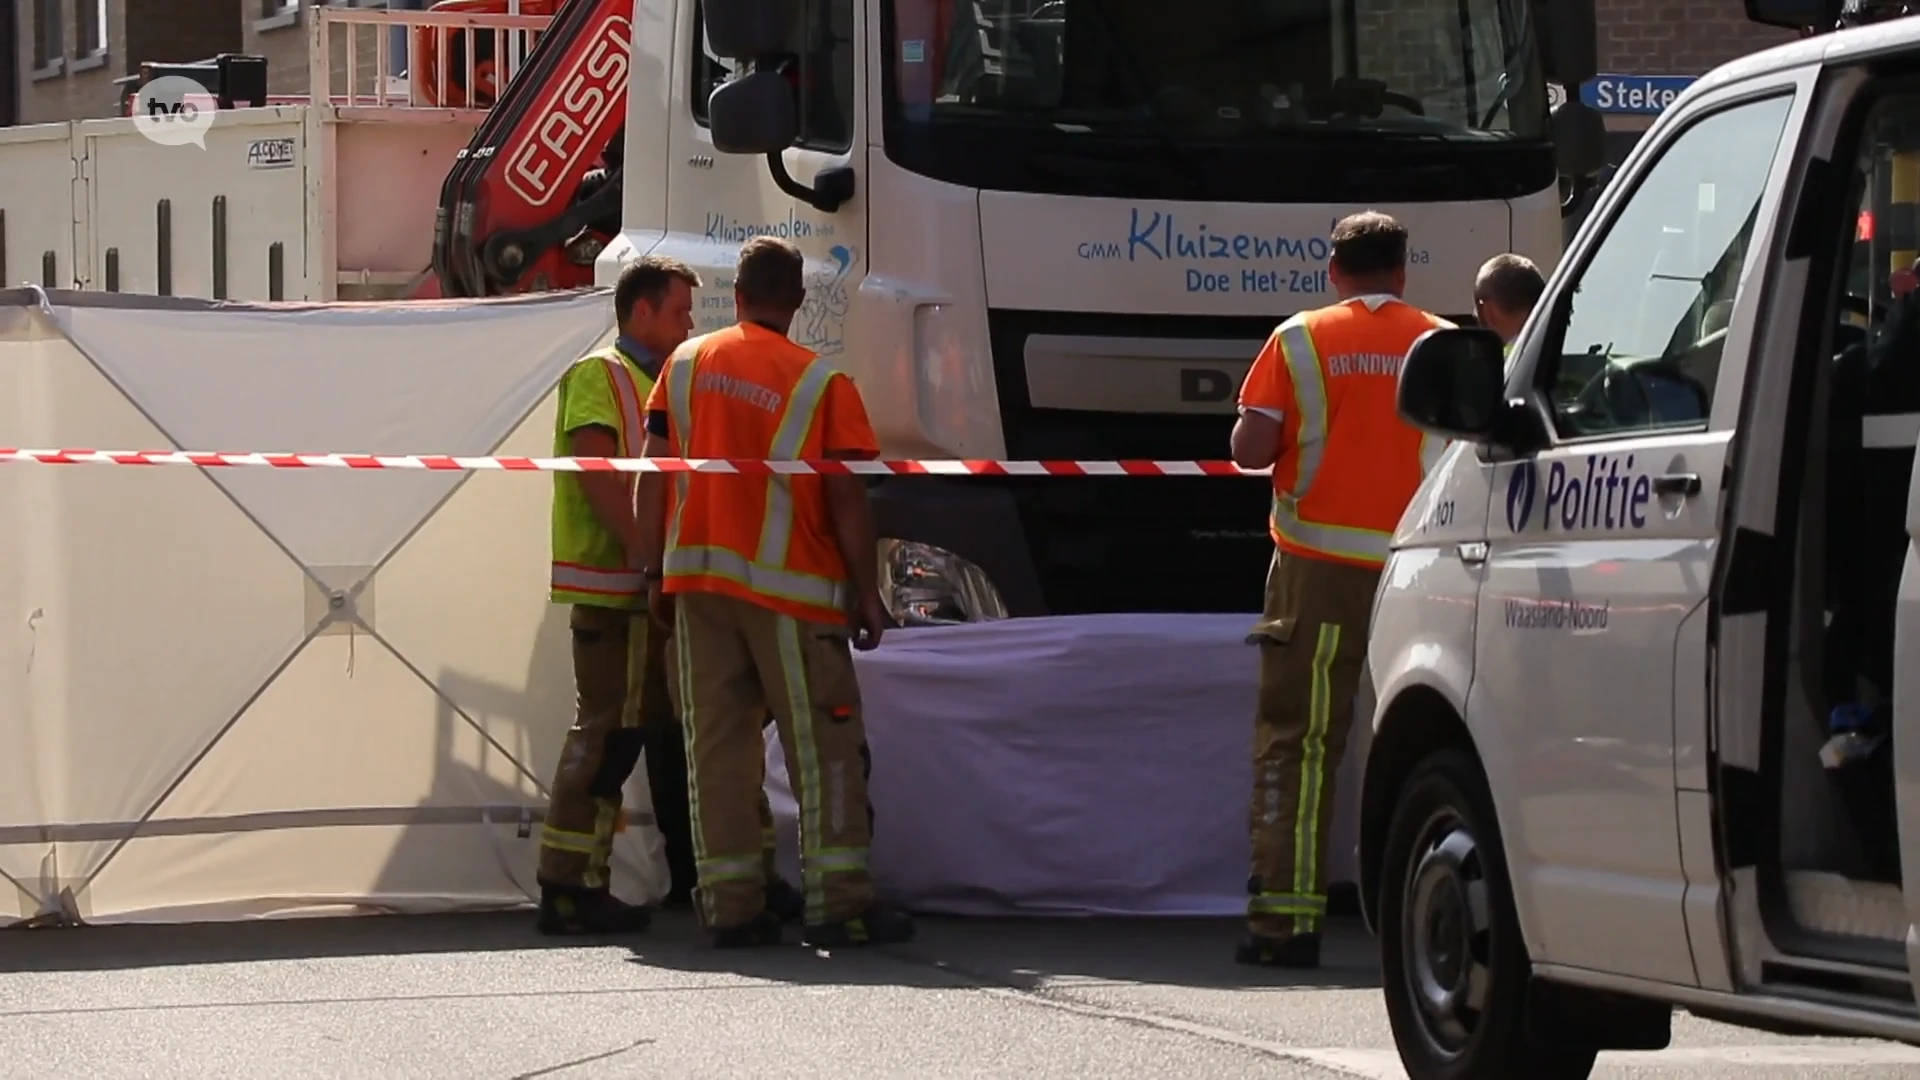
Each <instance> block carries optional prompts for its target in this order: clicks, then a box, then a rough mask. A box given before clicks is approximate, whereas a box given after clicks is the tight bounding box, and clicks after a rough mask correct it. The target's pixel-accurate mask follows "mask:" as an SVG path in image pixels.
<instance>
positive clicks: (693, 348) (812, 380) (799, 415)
mask: <svg viewBox="0 0 1920 1080" xmlns="http://www.w3.org/2000/svg"><path fill="white" fill-rule="evenodd" d="M647 411H648V412H649V413H650V414H653V413H662V412H664V413H665V414H666V416H667V430H668V435H667V442H668V445H669V447H670V448H671V450H672V452H673V454H674V455H675V456H677V457H686V458H748V459H759V460H762V461H793V460H798V459H802V458H824V457H827V456H828V455H829V454H833V453H841V454H846V453H853V454H856V455H858V456H861V457H875V456H878V454H879V452H880V450H879V445H878V443H877V440H876V439H875V438H874V434H873V428H872V425H871V424H870V423H869V422H868V420H867V411H866V406H865V404H864V403H863V402H862V401H861V400H860V392H859V391H858V390H857V389H855V387H854V385H853V380H852V379H850V378H848V377H847V376H846V374H845V373H843V372H841V371H839V370H837V369H836V368H834V367H833V366H832V364H830V363H828V362H827V361H825V360H822V359H820V358H819V357H817V356H815V355H814V354H813V353H812V352H809V351H808V350H806V349H804V348H801V347H800V346H799V345H796V344H794V343H793V342H792V341H789V340H788V339H787V338H786V337H785V336H784V335H782V334H778V333H775V332H774V331H772V330H769V329H767V328H766V327H763V326H758V325H756V324H753V323H742V324H740V325H738V326H733V327H729V328H727V329H725V330H719V331H716V332H714V333H711V334H706V335H703V336H701V337H697V338H693V339H691V340H689V341H688V342H687V343H686V344H684V345H682V346H681V347H680V348H679V349H678V350H677V351H676V352H675V353H674V354H673V356H672V357H671V358H670V359H669V360H668V361H667V365H666V368H665V369H664V370H662V371H661V373H660V379H659V381H658V382H657V383H655V384H654V388H653V393H652V394H651V395H650V396H649V398H648V400H647ZM656 430H657V428H656ZM827 513H828V512H827V502H826V486H825V479H824V478H823V477H819V476H771V477H754V476H737V475H734V476H729V475H718V474H689V473H676V474H674V478H673V492H672V496H671V499H670V502H669V511H668V519H667V521H668V526H667V547H666V555H665V558H664V559H663V561H662V564H661V567H660V570H661V575H662V578H663V581H662V585H661V588H662V589H663V590H664V591H666V592H669V593H681V592H712V593H720V594H722V595H726V596H733V597H738V598H740V599H743V600H748V601H751V602H753V603H756V604H760V605H762V606H764V607H768V608H771V609H773V610H775V611H779V612H781V613H783V614H787V615H792V616H793V617H795V618H799V619H807V620H811V621H815V622H833V623H840V622H844V621H845V619H846V613H847V602H848V599H849V598H848V575H847V568H846V563H845V561H844V560H843V559H842V558H841V557H840V549H839V547H838V545H837V544H836V543H835V541H834V536H833V531H832V524H831V522H830V521H829V520H828V517H827ZM871 557H875V558H877V557H878V554H877V553H873V554H872V556H871Z"/></svg>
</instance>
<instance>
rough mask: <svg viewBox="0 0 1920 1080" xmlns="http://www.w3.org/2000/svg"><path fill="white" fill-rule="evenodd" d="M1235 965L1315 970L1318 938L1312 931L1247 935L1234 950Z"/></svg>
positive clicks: (1318, 964)
mask: <svg viewBox="0 0 1920 1080" xmlns="http://www.w3.org/2000/svg"><path fill="white" fill-rule="evenodd" d="M1233 958H1234V960H1235V961H1237V962H1238V963H1242V964H1248V965H1251V966H1253V967H1277V968H1317V967H1319V966H1320V935H1319V934H1317V933H1313V932H1308V933H1305V934H1295V935H1293V936H1292V937H1284V938H1279V937H1268V936H1266V935H1265V934H1248V935H1247V938H1246V940H1245V941H1243V942H1241V943H1240V947H1239V948H1238V949H1236V950H1234V954H1233Z"/></svg>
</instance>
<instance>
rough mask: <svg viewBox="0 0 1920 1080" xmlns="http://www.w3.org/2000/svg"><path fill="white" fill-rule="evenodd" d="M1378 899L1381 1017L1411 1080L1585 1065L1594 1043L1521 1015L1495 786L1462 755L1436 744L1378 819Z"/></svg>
mask: <svg viewBox="0 0 1920 1080" xmlns="http://www.w3.org/2000/svg"><path fill="white" fill-rule="evenodd" d="M1476 893H1478V894H1479V895H1481V896H1484V901H1483V902H1475V901H1474V900H1473V899H1472V897H1473V895H1474V894H1476ZM1378 900H1379V904H1378V910H1379V912H1380V971H1381V978H1382V986H1383V989H1384V992H1385V996H1386V1004H1387V1019H1388V1022H1389V1023H1390V1024H1391V1026H1392V1028H1393V1041H1394V1044H1395V1046H1397V1047H1398V1049H1399V1052H1400V1060H1401V1063H1402V1064H1403V1065H1404V1066H1405V1067H1406V1070H1407V1074H1408V1076H1409V1077H1410V1080H1585V1078H1586V1077H1588V1076H1590V1075H1591V1074H1592V1072H1593V1067H1594V1060H1595V1058H1596V1057H1598V1055H1599V1051H1598V1049H1597V1047H1595V1046H1593V1045H1591V1044H1590V1043H1588V1042H1586V1041H1585V1040H1580V1039H1578V1038H1569V1037H1568V1036H1569V1035H1570V1034H1571V1033H1568V1032H1563V1031H1553V1030H1542V1029H1543V1028H1549V1027H1557V1026H1558V1025H1548V1024H1543V1023H1540V1022H1537V1021H1536V1022H1530V1017H1529V1008H1528V981H1529V979H1530V978H1531V977H1532V963H1531V961H1530V960H1529V959H1528V957H1527V946H1526V941H1525V939H1523V938H1522V937H1521V936H1520V920H1519V917H1518V916H1517V915H1516V914H1515V912H1514V904H1513V890H1512V886H1511V885H1510V884H1509V880H1508V877H1507V865H1506V858H1505V849H1504V848H1503V847H1502V846H1501V841H1500V828H1499V824H1498V821H1497V819H1496V817H1495V815H1494V810H1493V797H1492V795H1491V794H1489V793H1488V790H1487V781H1486V777H1485V775H1484V774H1483V773H1482V771H1481V769H1480V765H1479V762H1477V761H1476V760H1474V758H1473V757H1472V756H1471V755H1469V754H1466V753H1464V752H1462V751H1459V750H1441V751H1438V752H1436V753H1434V754H1432V755H1429V756H1428V757H1427V758H1425V759H1424V760H1422V761H1421V762H1420V764H1418V765H1417V766H1415V767H1414V769H1413V771H1412V773H1411V774H1410V775H1409V776H1408V778H1407V782H1406V785H1405V786H1404V787H1402V788H1401V791H1400V797H1399V800H1398V802H1397V803H1396V805H1395V806H1394V811H1393V818H1392V822H1391V824H1390V825H1389V827H1388V830H1387V843H1386V851H1385V853H1384V858H1383V861H1382V865H1381V873H1380V895H1379V898H1378ZM1476 909H1477V910H1476ZM1476 982H1477V983H1478V985H1479V987H1480V988H1481V989H1480V990H1478V991H1477V992H1476V991H1475V990H1474V984H1475V983H1476ZM1466 999H1477V1000H1478V1001H1479V1008H1477V1009H1475V1008H1471V1007H1468V1006H1465V1005H1463V1004H1461V1002H1462V1001H1463V1000H1466Z"/></svg>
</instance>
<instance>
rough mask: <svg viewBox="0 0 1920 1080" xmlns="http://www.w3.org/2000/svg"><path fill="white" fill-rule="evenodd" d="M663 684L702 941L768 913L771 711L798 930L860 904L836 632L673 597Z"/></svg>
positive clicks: (852, 757)
mask: <svg viewBox="0 0 1920 1080" xmlns="http://www.w3.org/2000/svg"><path fill="white" fill-rule="evenodd" d="M674 608H675V613H674V635H673V653H674V663H673V671H672V673H671V675H670V677H669V682H670V687H671V691H672V694H673V697H674V701H675V702H676V704H677V705H678V706H679V710H678V711H679V716H680V723H681V727H682V729H683V731H684V732H685V735H686V746H687V761H688V764H689V766H690V767H689V769H688V773H689V784H688V787H689V801H690V803H691V807H692V818H693V846H694V856H695V859H696V861H697V865H698V877H699V886H698V888H697V889H696V896H697V897H698V905H697V906H698V909H699V911H700V915H701V919H702V921H703V923H704V924H705V925H706V927H707V928H708V929H710V930H718V929H723V928H727V927H733V926H739V925H741V924H743V923H746V922H748V921H750V920H751V919H753V918H754V917H756V916H757V915H759V914H760V912H761V911H763V910H764V909H765V906H766V891H765V888H766V874H765V872H764V865H765V862H764V857H763V854H762V842H763V841H762V836H763V833H762V822H763V820H764V819H762V818H761V817H760V816H759V815H758V814H757V813H756V809H755V803H756V800H755V795H756V793H758V794H759V797H760V799H761V800H764V799H765V786H764V779H765V768H766V766H765V763H766V743H765V736H764V734H763V732H762V724H763V721H764V720H765V717H766V714H767V712H769V711H771V712H772V713H773V717H774V723H775V724H776V725H777V726H778V729H779V733H780V745H781V749H782V750H783V751H784V753H785V755H786V759H787V775H788V777H789V778H790V779H791V781H792V786H793V793H794V798H795V801H796V802H797V803H798V804H799V808H800V877H801V893H802V895H803V896H804V897H805V899H806V912H807V913H806V921H807V922H808V923H809V924H815V925H817V924H820V923H827V922H835V921H839V920H842V919H848V918H852V917H854V916H856V915H859V914H860V913H861V912H863V911H865V910H866V908H867V907H868V906H869V905H870V903H871V902H872V894H873V886H872V880H871V879H870V878H869V877H868V875H867V847H868V844H869V837H870V835H871V831H870V830H871V822H870V818H869V816H868V811H867V766H866V761H867V754H866V734H865V727H864V725H863V724H862V721H861V716H860V688H859V684H858V682H857V681H856V679H855V676H854V670H853V654H852V652H851V650H850V646H849V641H848V635H847V629H846V627H845V626H844V625H833V624H827V623H816V622H807V621H803V620H800V619H795V618H793V617H791V616H788V615H782V614H780V613H778V612H776V611H773V610H771V609H769V608H765V607H762V606H760V605H758V604H754V603H751V602H748V601H746V600H740V599H736V598H734V597H730V596H720V595H717V594H713V593H680V594H678V595H676V596H675V597H674Z"/></svg>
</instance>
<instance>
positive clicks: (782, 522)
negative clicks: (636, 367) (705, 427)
mask: <svg viewBox="0 0 1920 1080" xmlns="http://www.w3.org/2000/svg"><path fill="white" fill-rule="evenodd" d="M693 365H694V357H693V356H692V355H690V354H689V355H685V356H683V357H682V358H681V359H680V360H679V362H677V363H672V364H669V365H668V367H667V408H668V412H669V414H670V415H671V417H672V419H673V424H674V427H676V428H677V429H678V430H679V434H680V451H681V453H682V455H686V454H687V452H688V448H689V447H691V446H692V445H693ZM833 375H834V368H833V366H832V365H831V364H828V363H827V362H826V361H824V360H820V359H815V360H814V361H813V362H812V363H809V364H808V365H807V368H806V370H805V371H804V372H802V373H801V375H800V380H799V382H797V383H795V384H794V387H793V391H792V393H790V394H788V395H787V403H786V407H785V408H783V409H782V410H781V413H780V423H779V425H778V426H777V427H776V428H775V430H774V435H773V441H772V443H771V445H769V446H768V448H767V456H766V460H768V461H794V460H798V459H799V457H800V451H801V450H802V449H803V448H804V447H805V446H806V442H807V436H808V434H810V433H811V432H812V430H813V422H814V418H815V417H816V416H817V415H818V413H819V411H820V401H821V398H822V397H823V396H824V395H825V393H826V390H827V383H828V381H829V380H830V379H832V378H833ZM673 482H674V492H675V503H674V513H673V520H672V522H671V523H670V524H669V525H668V527H667V553H666V557H665V558H664V559H662V560H661V567H660V569H661V572H662V573H663V574H665V575H667V576H669V577H688V576H696V575H703V574H711V575H713V576H714V577H720V578H725V579H727V580H729V581H734V582H738V583H739V584H741V585H744V586H746V587H747V588H748V589H751V590H752V591H754V592H756V593H759V594H761V595H764V596H769V597H775V598H778V599H782V600H791V601H796V602H799V603H803V604H812V605H815V606H817V607H825V608H841V607H845V606H846V604H847V599H848V589H847V586H846V585H845V583H843V582H839V581H835V580H833V579H831V578H825V577H821V576H819V575H817V574H808V573H805V572H803V571H799V570H792V569H789V568H788V567H787V566H786V561H787V549H788V547H789V546H790V545H791V544H792V542H793V480H792V478H791V477H789V476H784V475H775V476H771V477H769V478H768V479H767V501H766V507H765V509H764V510H763V512H762V514H761V519H760V537H759V543H758V545H757V547H756V549H755V555H754V557H753V558H752V559H749V558H747V557H746V556H744V555H742V554H740V553H739V552H737V551H734V550H732V549H730V548H725V547H720V546H717V545H701V546H683V545H682V544H681V543H680V532H681V525H682V518H683V516H684V515H685V513H686V507H687V485H688V477H687V474H685V473H676V474H674V480H673Z"/></svg>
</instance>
